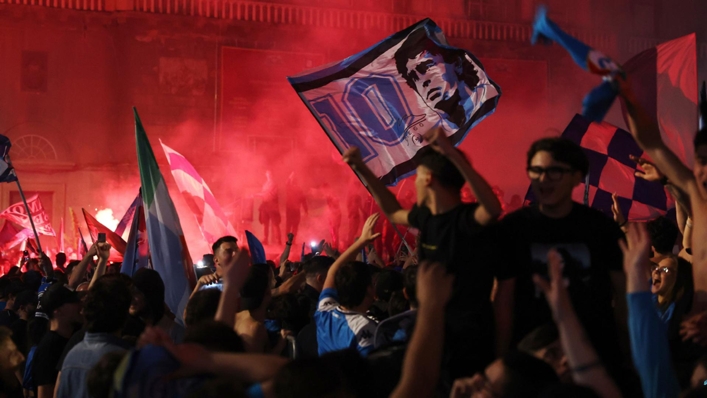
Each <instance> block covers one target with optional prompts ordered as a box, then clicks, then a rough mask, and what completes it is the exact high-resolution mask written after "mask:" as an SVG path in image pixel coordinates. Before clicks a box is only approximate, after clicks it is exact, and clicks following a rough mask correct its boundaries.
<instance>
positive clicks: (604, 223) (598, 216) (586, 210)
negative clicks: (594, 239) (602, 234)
mask: <svg viewBox="0 0 707 398" xmlns="http://www.w3.org/2000/svg"><path fill="white" fill-rule="evenodd" d="M574 211H575V212H576V214H577V215H578V216H579V217H581V218H582V221H583V222H584V223H588V224H591V225H594V226H596V227H597V228H605V229H607V230H613V232H615V233H621V227H619V225H618V224H617V223H616V221H614V219H613V218H611V217H609V216H607V215H606V214H604V212H602V211H601V210H599V209H595V208H593V207H589V206H586V205H584V204H581V203H575V208H574Z"/></svg>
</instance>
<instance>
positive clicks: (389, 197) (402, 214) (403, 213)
mask: <svg viewBox="0 0 707 398" xmlns="http://www.w3.org/2000/svg"><path fill="white" fill-rule="evenodd" d="M343 159H344V162H346V163H347V164H348V165H349V166H351V169H352V170H353V171H355V172H356V173H357V174H358V175H359V177H361V179H362V180H363V182H364V183H365V184H366V186H367V187H368V190H369V191H370V192H371V195H373V199H374V200H375V201H376V203H377V204H378V206H379V207H380V208H381V211H383V214H385V216H386V217H387V218H388V220H390V222H392V223H393V224H399V225H405V226H409V225H410V224H409V223H408V213H410V210H409V209H407V210H406V209H403V207H402V206H400V203H399V202H398V199H397V198H396V197H395V195H393V193H392V192H390V190H389V189H388V188H387V187H386V186H385V184H383V183H382V182H381V181H380V180H379V179H378V177H376V176H375V174H373V172H372V171H371V169H369V168H368V166H366V163H364V162H363V159H361V152H360V151H359V149H358V148H357V147H355V146H352V147H350V148H349V149H348V150H347V151H346V152H344V157H343Z"/></svg>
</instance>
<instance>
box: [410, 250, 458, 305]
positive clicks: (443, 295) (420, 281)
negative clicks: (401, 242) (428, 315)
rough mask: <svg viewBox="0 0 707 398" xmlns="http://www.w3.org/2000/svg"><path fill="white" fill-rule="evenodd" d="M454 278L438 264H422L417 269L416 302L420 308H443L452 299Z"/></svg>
mask: <svg viewBox="0 0 707 398" xmlns="http://www.w3.org/2000/svg"><path fill="white" fill-rule="evenodd" d="M453 284H454V276H453V275H450V274H447V270H446V269H445V267H444V266H443V265H442V264H440V263H431V262H427V261H425V262H423V263H422V264H420V267H419V268H418V269H417V287H416V289H417V291H416V295H417V301H418V302H419V303H420V307H433V308H440V309H441V308H444V306H445V305H447V302H449V298H450V297H452V286H453Z"/></svg>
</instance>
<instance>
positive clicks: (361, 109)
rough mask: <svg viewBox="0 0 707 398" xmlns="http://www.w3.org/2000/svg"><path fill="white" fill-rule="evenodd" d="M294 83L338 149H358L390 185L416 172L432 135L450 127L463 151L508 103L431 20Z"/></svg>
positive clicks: (480, 68) (467, 54)
mask: <svg viewBox="0 0 707 398" xmlns="http://www.w3.org/2000/svg"><path fill="white" fill-rule="evenodd" d="M288 80H289V82H290V84H292V87H293V88H294V89H295V91H296V92H297V94H298V95H299V96H300V98H301V99H302V101H304V103H305V105H307V107H308V108H309V110H310V111H311V112H312V114H313V115H314V117H315V118H316V119H317V121H318V122H319V124H320V125H321V126H322V128H323V129H324V131H325V132H326V134H327V136H329V139H330V140H331V141H332V143H333V144H334V145H335V146H336V149H337V150H338V151H339V152H340V153H343V152H344V151H346V149H348V148H349V147H351V146H356V147H358V148H359V149H360V150H361V156H362V158H363V161H364V162H365V163H366V164H367V165H368V167H369V168H370V169H371V171H372V172H373V173H374V174H375V175H376V177H378V178H379V179H381V181H383V182H384V183H385V184H395V183H396V182H397V181H399V180H400V179H402V178H404V177H406V176H408V175H409V174H412V173H413V172H414V170H415V167H416V166H417V162H416V159H415V156H416V154H417V153H418V151H419V150H420V149H421V148H422V147H423V146H425V145H427V144H426V143H425V142H424V141H423V139H422V137H423V135H424V134H425V133H426V132H428V131H430V130H433V129H436V128H442V129H444V131H445V132H446V134H447V135H448V136H449V138H450V140H451V142H452V143H453V144H455V145H457V144H459V143H460V142H461V141H462V140H463V139H464V137H465V136H466V135H467V133H468V132H469V130H470V129H471V128H472V127H474V126H475V125H476V124H477V123H479V122H480V121H481V120H482V119H483V118H484V117H486V116H488V115H490V114H491V113H493V112H494V110H495V109H496V105H497V103H498V100H499V98H500V96H501V88H500V87H499V86H498V85H497V84H496V83H494V82H493V81H492V80H491V79H490V78H489V76H488V75H487V74H486V71H485V70H484V67H483V65H482V64H481V62H480V61H479V60H478V59H477V58H476V57H475V56H474V55H473V54H472V53H470V52H468V51H466V50H462V49H459V48H455V47H451V46H450V45H449V44H448V43H447V40H446V38H445V37H444V34H443V33H442V30H441V29H440V28H439V27H438V26H437V25H436V24H435V23H434V22H433V21H432V20H430V19H425V20H423V21H420V22H418V23H416V24H415V25H413V26H410V27H408V28H407V29H405V30H403V31H400V32H398V33H395V34H394V35H392V36H390V37H388V38H387V39H385V40H383V41H381V42H379V43H377V44H375V45H374V46H372V47H370V48H368V49H366V50H364V51H362V52H360V53H358V54H354V55H352V56H350V57H348V58H346V59H344V60H342V61H340V62H335V63H333V64H329V65H325V66H322V67H319V68H315V69H313V70H309V71H306V72H303V73H301V74H299V75H297V76H293V77H289V78H288Z"/></svg>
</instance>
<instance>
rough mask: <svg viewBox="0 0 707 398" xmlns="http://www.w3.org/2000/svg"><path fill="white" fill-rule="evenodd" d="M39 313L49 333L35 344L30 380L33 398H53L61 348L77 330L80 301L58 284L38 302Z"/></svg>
mask: <svg viewBox="0 0 707 398" xmlns="http://www.w3.org/2000/svg"><path fill="white" fill-rule="evenodd" d="M40 305H41V308H42V312H44V313H45V314H47V316H49V331H48V332H47V334H45V335H44V337H43V338H42V341H40V342H39V345H38V346H37V350H36V351H35V354H34V360H33V379H34V383H35V385H36V386H37V397H38V398H48V397H53V396H54V385H55V384H56V379H57V375H58V374H59V371H58V370H57V368H56V366H57V363H58V362H59V359H60V358H61V354H62V353H63V352H64V346H66V343H67V342H68V341H69V337H71V335H72V334H73V333H74V330H75V329H76V327H77V326H79V325H81V323H82V321H83V316H82V315H81V300H80V299H79V296H78V294H77V293H76V292H74V291H71V290H69V289H68V288H66V287H65V286H62V285H61V284H59V283H54V284H52V285H51V286H50V287H49V288H48V289H47V291H46V292H44V294H43V295H42V298H41V299H40Z"/></svg>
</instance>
